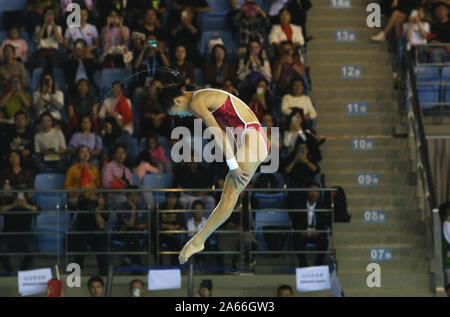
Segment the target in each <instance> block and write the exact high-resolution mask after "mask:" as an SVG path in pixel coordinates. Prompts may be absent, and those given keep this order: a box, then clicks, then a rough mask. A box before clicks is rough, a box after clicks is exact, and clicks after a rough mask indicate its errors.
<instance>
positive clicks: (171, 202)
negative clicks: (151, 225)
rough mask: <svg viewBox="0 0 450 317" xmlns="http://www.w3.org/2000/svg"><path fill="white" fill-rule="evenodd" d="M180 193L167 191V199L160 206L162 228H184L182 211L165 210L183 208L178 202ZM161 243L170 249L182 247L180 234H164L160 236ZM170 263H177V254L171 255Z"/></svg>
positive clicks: (175, 249)
mask: <svg viewBox="0 0 450 317" xmlns="http://www.w3.org/2000/svg"><path fill="white" fill-rule="evenodd" d="M179 197H180V194H179V193H177V192H166V201H165V202H163V203H162V204H161V205H160V206H159V228H160V230H170V231H172V230H182V228H183V227H185V224H184V216H183V214H182V213H180V212H164V210H181V209H183V208H182V207H181V205H180V203H179V202H178V199H179ZM159 241H160V243H161V245H165V246H166V248H167V250H168V251H178V250H180V249H181V235H180V234H176V233H175V234H169V233H168V234H162V235H160V236H159ZM169 258H170V265H177V264H178V261H177V255H169Z"/></svg>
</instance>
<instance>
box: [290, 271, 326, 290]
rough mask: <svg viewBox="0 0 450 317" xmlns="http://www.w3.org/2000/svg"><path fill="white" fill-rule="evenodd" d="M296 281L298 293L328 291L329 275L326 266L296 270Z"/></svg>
mask: <svg viewBox="0 0 450 317" xmlns="http://www.w3.org/2000/svg"><path fill="white" fill-rule="evenodd" d="M295 272H296V280H297V290H298V291H299V292H312V291H321V290H325V289H330V288H331V286H330V273H329V268H328V266H327V265H323V266H311V267H305V268H297V269H296V270H295Z"/></svg>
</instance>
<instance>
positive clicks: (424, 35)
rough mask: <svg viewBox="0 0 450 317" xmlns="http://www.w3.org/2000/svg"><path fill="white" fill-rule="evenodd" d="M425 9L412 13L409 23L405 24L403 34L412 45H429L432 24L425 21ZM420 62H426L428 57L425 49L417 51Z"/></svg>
mask: <svg viewBox="0 0 450 317" xmlns="http://www.w3.org/2000/svg"><path fill="white" fill-rule="evenodd" d="M425 12H426V11H425V7H419V9H418V10H414V11H412V12H411V15H410V16H409V23H405V24H403V34H404V35H406V39H407V41H408V42H409V43H411V44H412V45H415V44H427V39H428V35H429V34H430V24H429V23H428V22H426V21H424V19H425ZM416 52H417V54H418V59H419V62H426V61H427V55H426V52H425V50H424V48H423V47H418V48H417V50H416Z"/></svg>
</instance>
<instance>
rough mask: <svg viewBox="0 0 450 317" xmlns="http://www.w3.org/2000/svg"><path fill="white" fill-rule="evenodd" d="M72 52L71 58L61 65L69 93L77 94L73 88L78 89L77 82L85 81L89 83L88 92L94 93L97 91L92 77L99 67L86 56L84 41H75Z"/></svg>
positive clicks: (93, 60)
mask: <svg viewBox="0 0 450 317" xmlns="http://www.w3.org/2000/svg"><path fill="white" fill-rule="evenodd" d="M72 52H73V54H72V56H71V58H70V59H68V60H67V61H65V63H64V65H63V70H64V75H65V77H66V81H67V84H68V85H69V92H70V93H71V94H74V95H76V94H77V93H79V92H77V90H76V89H75V87H76V86H77V88H78V83H79V81H80V80H82V79H85V80H87V81H89V84H90V88H92V89H90V92H91V93H94V90H98V87H97V85H96V83H95V77H94V76H95V72H96V71H97V70H98V69H99V65H98V63H97V62H96V60H95V59H93V58H89V57H88V56H87V46H86V41H85V40H84V39H77V40H75V42H74V44H73V50H72Z"/></svg>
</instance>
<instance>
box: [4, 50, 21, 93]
mask: <svg viewBox="0 0 450 317" xmlns="http://www.w3.org/2000/svg"><path fill="white" fill-rule="evenodd" d="M2 52H3V64H1V65H0V85H2V86H3V90H4V91H8V88H9V87H8V86H7V84H8V83H9V82H10V80H11V78H12V76H14V75H16V76H19V77H20V79H21V80H22V85H23V86H24V87H26V85H27V71H26V69H25V66H24V65H23V63H21V62H19V61H17V60H16V58H15V55H16V49H15V48H14V46H12V45H11V44H7V45H5V46H4V47H3V50H2Z"/></svg>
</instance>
